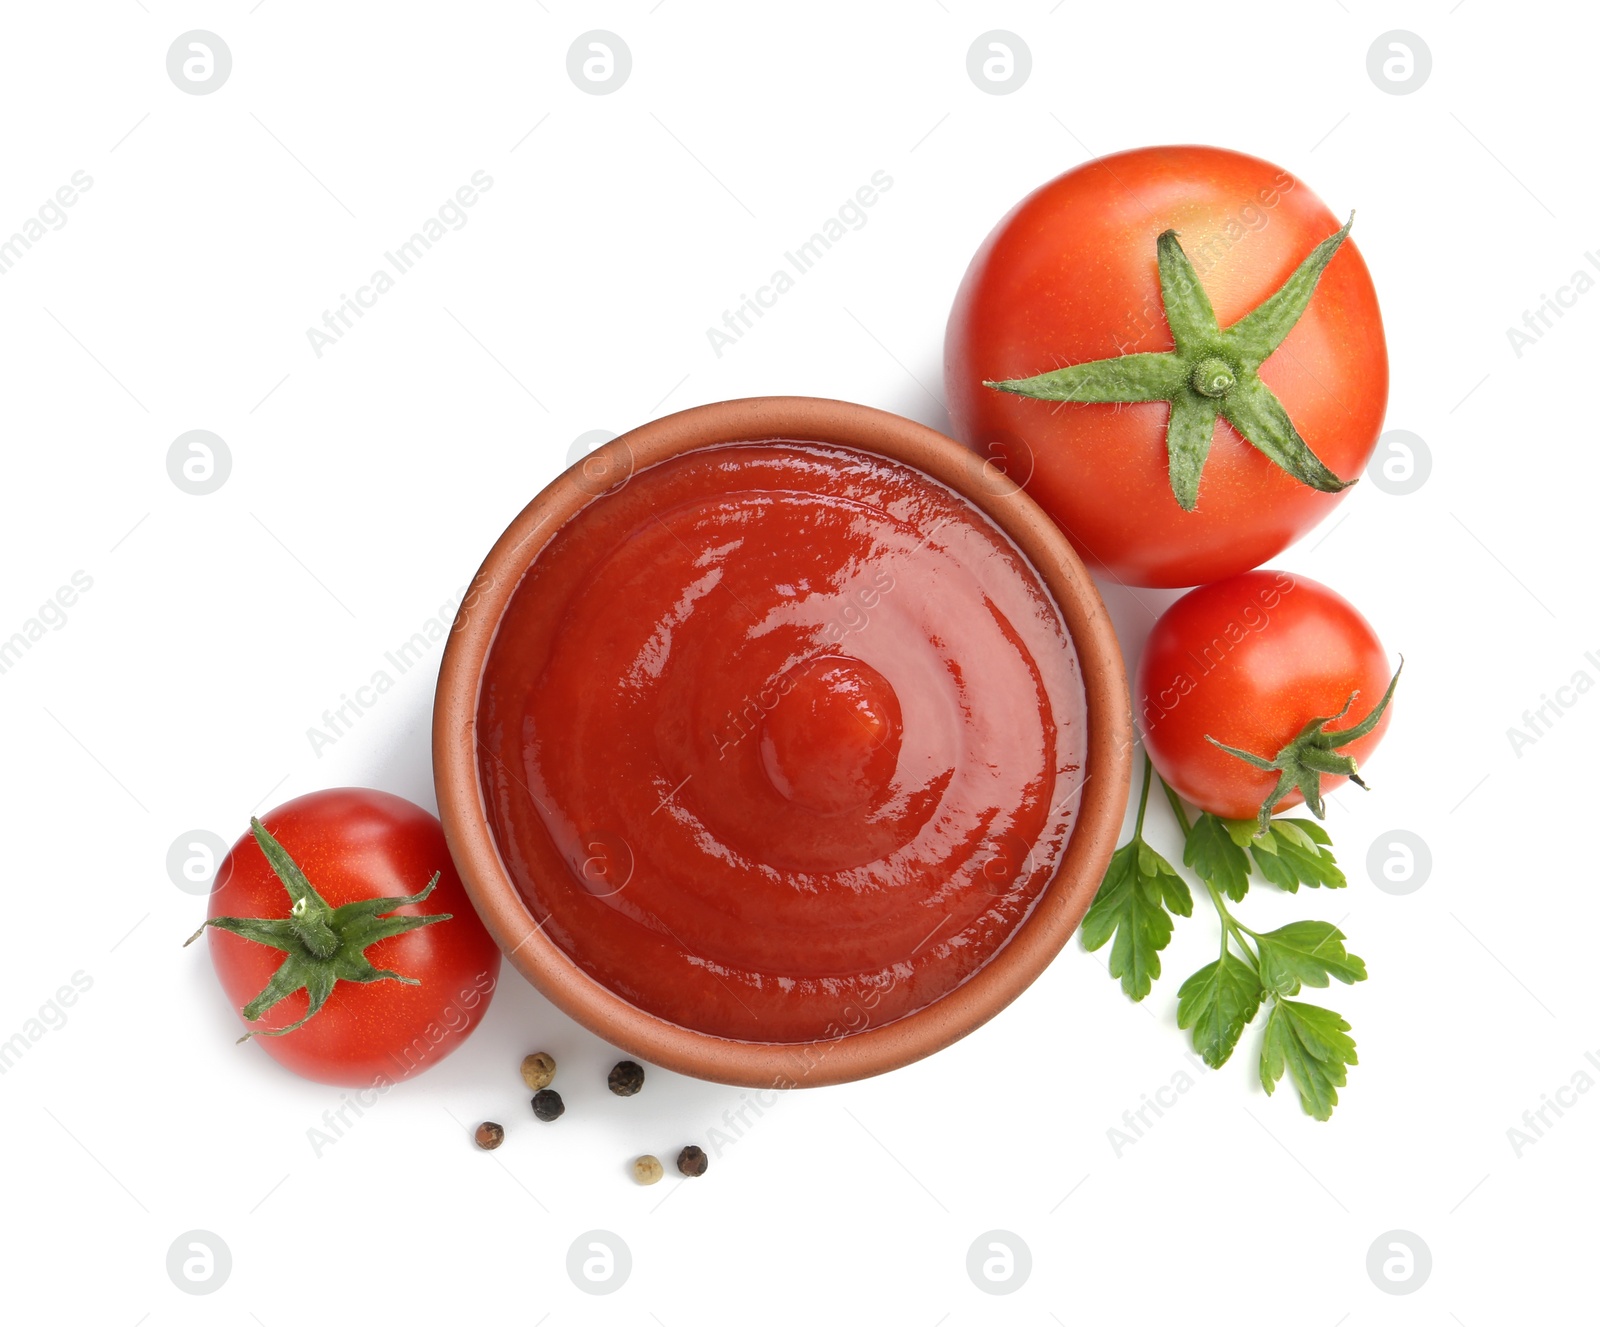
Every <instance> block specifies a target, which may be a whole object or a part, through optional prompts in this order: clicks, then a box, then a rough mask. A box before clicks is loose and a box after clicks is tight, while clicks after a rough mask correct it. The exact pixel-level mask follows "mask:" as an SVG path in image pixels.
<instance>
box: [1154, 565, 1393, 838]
mask: <svg viewBox="0 0 1600 1327" xmlns="http://www.w3.org/2000/svg"><path fill="white" fill-rule="evenodd" d="M1396 676H1398V674H1396ZM1133 694H1134V698H1135V705H1136V707H1137V709H1138V713H1139V724H1140V727H1141V728H1143V730H1144V741H1145V750H1146V751H1147V752H1149V755H1150V760H1151V763H1152V764H1154V765H1155V767H1156V770H1157V772H1158V773H1159V774H1160V775H1161V777H1162V778H1164V779H1165V780H1166V781H1167V782H1168V783H1169V784H1171V785H1172V787H1173V789H1174V791H1176V792H1177V793H1178V794H1179V795H1180V796H1182V797H1183V798H1185V799H1186V800H1187V801H1189V802H1192V803H1193V804H1194V805H1196V806H1198V807H1200V808H1201V810H1204V811H1212V812H1215V813H1216V814H1217V815H1219V816H1225V817H1226V818H1228V819H1230V820H1248V819H1250V818H1251V817H1253V816H1256V815H1257V814H1258V813H1259V812H1263V811H1264V810H1265V809H1268V808H1270V810H1272V811H1283V810H1287V809H1288V808H1289V807H1291V806H1296V805H1298V804H1299V803H1301V802H1302V801H1309V802H1310V803H1311V806H1312V809H1313V810H1314V811H1315V812H1316V814H1317V815H1319V816H1320V815H1321V814H1322V805H1321V794H1322V793H1325V792H1327V791H1328V790H1329V789H1331V788H1335V787H1337V786H1338V785H1339V784H1341V783H1343V782H1344V781H1345V778H1346V777H1348V776H1350V775H1351V774H1352V773H1353V772H1354V771H1356V770H1357V767H1358V766H1359V765H1360V764H1361V762H1363V761H1365V760H1366V758H1367V757H1368V756H1369V755H1370V754H1371V753H1372V750H1373V748H1374V747H1376V746H1377V745H1378V743H1379V741H1380V740H1382V738H1383V734H1384V731H1385V730H1386V729H1387V728H1388V726H1389V707H1388V701H1389V696H1390V695H1391V694H1392V679H1391V674H1390V665H1389V660H1388V657H1387V656H1386V655H1385V654H1384V652H1383V646H1382V644H1380V643H1379V641H1378V637H1377V633H1376V632H1374V631H1373V629H1372V627H1371V626H1370V625H1369V624H1368V622H1367V620H1366V618H1364V617H1362V616H1361V614H1360V613H1358V612H1357V611H1356V610H1355V608H1354V606H1353V605H1351V603H1350V601H1349V600H1347V599H1345V598H1344V597H1343V596H1341V595H1338V594H1335V593H1334V592H1333V591H1332V590H1330V589H1329V588H1328V587H1327V586H1326V585H1320V584H1318V583H1317V582H1316V581H1314V580H1310V579H1308V578H1307V577H1305V576H1291V575H1290V574H1289V573H1287V572H1280V571H1252V572H1248V573H1246V574H1245V575H1242V576H1234V577H1231V578H1229V579H1228V580H1225V581H1219V582H1217V583H1216V584H1215V585H1205V586H1202V587H1201V588H1200V589H1198V590H1191V591H1190V592H1189V593H1188V594H1186V595H1184V596H1183V598H1182V599H1179V600H1178V601H1177V603H1175V604H1173V605H1172V607H1171V608H1169V609H1167V611H1166V612H1165V613H1163V614H1162V615H1161V618H1160V620H1159V621H1158V622H1157V623H1156V625H1155V626H1154V627H1153V628H1152V629H1151V631H1150V638H1149V640H1147V641H1146V642H1145V647H1144V654H1143V655H1142V656H1140V659H1139V669H1138V673H1137V675H1136V678H1135V681H1134V691H1133ZM1317 719H1326V720H1328V722H1327V723H1325V724H1324V725H1322V726H1321V729H1320V730H1319V731H1317V732H1315V733H1311V734H1310V735H1309V736H1308V735H1307V729H1308V726H1309V725H1311V724H1312V722H1313V721H1314V720H1317ZM1369 725H1370V730H1368V729H1369ZM1352 730H1353V731H1352ZM1364 730H1366V731H1364ZM1344 733H1349V734H1350V737H1349V739H1348V740H1341V737H1340V735H1341V734H1344ZM1219 743H1220V744H1221V745H1220V746H1219V745H1218V744H1219ZM1222 746H1228V747H1232V748H1234V752H1229V751H1224V750H1223V749H1222ZM1235 752H1243V753H1244V755H1239V754H1235ZM1247 757H1254V759H1255V761H1256V762H1259V763H1252V761H1251V760H1250V759H1248V758H1247ZM1274 762H1276V763H1277V765H1278V767H1277V768H1273V769H1263V768H1261V767H1260V765H1261V764H1267V763H1274ZM1355 777H1357V778H1359V774H1356V775H1355ZM1286 782H1287V783H1288V784H1289V786H1288V787H1287V788H1286V789H1285V788H1284V785H1285V783H1286ZM1307 788H1309V789H1310V790H1311V791H1312V792H1314V793H1315V794H1316V796H1315V797H1314V798H1308V797H1307V796H1306V790H1307ZM1280 789H1283V792H1282V793H1281V795H1279V796H1277V797H1273V794H1274V793H1275V792H1278V791H1279V790H1280ZM1269 798H1271V799H1272V800H1271V801H1270V803H1269V802H1268V799H1269Z"/></svg>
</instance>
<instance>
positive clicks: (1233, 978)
mask: <svg viewBox="0 0 1600 1327" xmlns="http://www.w3.org/2000/svg"><path fill="white" fill-rule="evenodd" d="M1261 998H1262V990H1261V982H1260V979H1259V978H1257V976H1256V974H1255V973H1254V972H1252V971H1251V970H1250V967H1249V965H1248V964H1246V963H1245V962H1244V961H1243V960H1242V959H1240V958H1239V957H1238V956H1237V955H1235V954H1233V953H1225V954H1223V956H1222V957H1221V958H1219V959H1217V960H1216V961H1215V962H1214V963H1207V964H1206V965H1205V967H1203V968H1201V969H1200V971H1198V972H1196V973H1195V974H1194V975H1193V976H1191V977H1190V978H1189V980H1188V981H1186V982H1184V983H1183V985H1182V986H1180V987H1179V988H1178V1026H1179V1027H1181V1028H1190V1029H1192V1031H1191V1032H1190V1036H1191V1038H1192V1039H1193V1041H1194V1048H1195V1050H1197V1051H1199V1052H1200V1058H1201V1059H1202V1060H1204V1061H1205V1062H1206V1063H1207V1064H1209V1065H1210V1066H1211V1067H1212V1068H1213V1069H1216V1068H1219V1067H1221V1066H1222V1065H1223V1064H1225V1063H1226V1062H1227V1059H1228V1057H1229V1056H1230V1055H1232V1054H1233V1048H1234V1047H1235V1046H1237V1045H1238V1044H1239V1037H1240V1036H1241V1035H1242V1034H1243V1032H1244V1029H1245V1024H1247V1023H1248V1022H1249V1021H1250V1020H1251V1019H1252V1018H1254V1017H1255V1016H1256V1010H1257V1009H1259V1008H1260V1007H1261Z"/></svg>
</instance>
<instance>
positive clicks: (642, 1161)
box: [633, 1156, 666, 1184]
mask: <svg viewBox="0 0 1600 1327" xmlns="http://www.w3.org/2000/svg"><path fill="white" fill-rule="evenodd" d="M665 1173H666V1172H665V1171H664V1170H663V1169H662V1166H661V1162H660V1161H658V1160H657V1159H656V1158H655V1157H652V1156H642V1157H640V1158H639V1159H638V1160H637V1161H635V1162H634V1163H633V1178H634V1179H635V1180H637V1181H638V1182H639V1183H640V1184H654V1183H655V1182H656V1181H657V1180H659V1179H660V1178H661V1177H662V1175H664V1174H665Z"/></svg>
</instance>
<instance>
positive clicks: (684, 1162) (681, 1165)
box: [678, 1143, 710, 1179]
mask: <svg viewBox="0 0 1600 1327" xmlns="http://www.w3.org/2000/svg"><path fill="white" fill-rule="evenodd" d="M709 1164H710V1163H709V1162H707V1160H706V1154H705V1153H704V1152H703V1151H702V1150H701V1149H700V1148H698V1147H696V1146H695V1145H694V1144H693V1143H690V1144H689V1146H688V1147H686V1148H684V1149H683V1151H681V1152H679V1153H678V1169H679V1170H680V1171H682V1172H683V1173H684V1174H685V1175H687V1176H689V1178H690V1179H694V1178H696V1177H698V1176H700V1175H704V1174H705V1173H706V1166H707V1165H709Z"/></svg>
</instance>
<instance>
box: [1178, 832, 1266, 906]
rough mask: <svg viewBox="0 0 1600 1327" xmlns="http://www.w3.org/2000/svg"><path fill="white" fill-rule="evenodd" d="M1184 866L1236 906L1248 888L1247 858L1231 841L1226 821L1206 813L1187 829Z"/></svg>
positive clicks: (1231, 837) (1248, 869) (1248, 870)
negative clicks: (1192, 870)
mask: <svg viewBox="0 0 1600 1327" xmlns="http://www.w3.org/2000/svg"><path fill="white" fill-rule="evenodd" d="M1183 864H1184V865H1185V866H1189V867H1193V868H1194V870H1195V871H1197V872H1198V873H1199V874H1200V876H1201V877H1202V878H1203V879H1205V880H1209V881H1210V882H1211V883H1212V884H1213V885H1215V886H1216V887H1217V888H1218V889H1220V890H1221V891H1222V892H1223V893H1224V894H1226V895H1227V896H1228V897H1229V898H1231V899H1232V900H1233V901H1234V902H1235V903H1237V902H1238V901H1239V900H1240V899H1242V898H1243V897H1244V895H1245V891H1246V890H1247V889H1249V888H1250V859H1249V858H1248V857H1246V856H1245V855H1244V849H1243V848H1241V847H1240V846H1239V845H1238V844H1237V843H1235V842H1234V841H1233V836H1232V835H1231V834H1230V833H1229V832H1228V824H1227V822H1226V821H1225V820H1223V819H1221V817H1219V816H1214V815H1212V814H1211V812H1209V811H1203V812H1201V813H1200V815H1199V816H1198V817H1197V818H1196V820H1195V822H1194V826H1193V828H1192V829H1190V830H1189V836H1188V839H1187V841H1186V842H1185V843H1184V845H1183Z"/></svg>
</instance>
